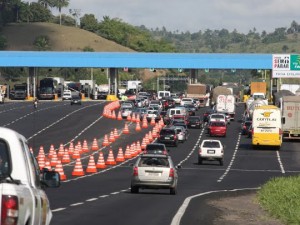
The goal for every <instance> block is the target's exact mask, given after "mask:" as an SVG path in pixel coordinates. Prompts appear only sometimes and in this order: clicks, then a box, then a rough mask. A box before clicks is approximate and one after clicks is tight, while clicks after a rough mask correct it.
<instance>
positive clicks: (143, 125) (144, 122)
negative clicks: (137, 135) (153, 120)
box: [142, 116, 148, 128]
mask: <svg viewBox="0 0 300 225" xmlns="http://www.w3.org/2000/svg"><path fill="white" fill-rule="evenodd" d="M142 128H148V122H147V119H146V117H145V116H144V117H143V123H142Z"/></svg>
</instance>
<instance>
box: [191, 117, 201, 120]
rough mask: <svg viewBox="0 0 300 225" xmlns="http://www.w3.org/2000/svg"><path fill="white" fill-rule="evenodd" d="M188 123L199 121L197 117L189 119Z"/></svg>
mask: <svg viewBox="0 0 300 225" xmlns="http://www.w3.org/2000/svg"><path fill="white" fill-rule="evenodd" d="M189 121H200V118H199V117H189Z"/></svg>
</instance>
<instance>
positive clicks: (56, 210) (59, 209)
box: [51, 208, 66, 212]
mask: <svg viewBox="0 0 300 225" xmlns="http://www.w3.org/2000/svg"><path fill="white" fill-rule="evenodd" d="M65 209H66V208H58V209H54V210H51V211H52V212H59V211H63V210H65Z"/></svg>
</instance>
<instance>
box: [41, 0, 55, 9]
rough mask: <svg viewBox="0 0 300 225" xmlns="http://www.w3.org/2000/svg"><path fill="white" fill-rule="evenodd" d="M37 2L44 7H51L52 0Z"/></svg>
mask: <svg viewBox="0 0 300 225" xmlns="http://www.w3.org/2000/svg"><path fill="white" fill-rule="evenodd" d="M38 3H39V4H40V5H42V6H43V7H44V8H46V9H48V8H52V7H53V0H38Z"/></svg>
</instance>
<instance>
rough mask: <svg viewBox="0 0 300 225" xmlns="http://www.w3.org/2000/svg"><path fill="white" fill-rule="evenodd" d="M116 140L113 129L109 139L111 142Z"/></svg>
mask: <svg viewBox="0 0 300 225" xmlns="http://www.w3.org/2000/svg"><path fill="white" fill-rule="evenodd" d="M115 140H116V139H115V136H114V132H113V131H111V132H110V135H109V139H108V141H109V142H114V141H115Z"/></svg>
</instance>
